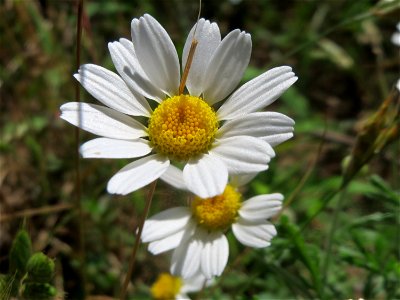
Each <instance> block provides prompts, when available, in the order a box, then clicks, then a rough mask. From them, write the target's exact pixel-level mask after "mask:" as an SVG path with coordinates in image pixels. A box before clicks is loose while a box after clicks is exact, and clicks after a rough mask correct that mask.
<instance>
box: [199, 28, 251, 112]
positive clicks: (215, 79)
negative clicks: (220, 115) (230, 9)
mask: <svg viewBox="0 0 400 300" xmlns="http://www.w3.org/2000/svg"><path fill="white" fill-rule="evenodd" d="M250 55H251V37H250V34H248V33H245V32H240V30H239V29H236V30H234V31H232V32H230V33H229V34H228V35H227V36H226V37H225V38H224V39H223V40H222V42H221V43H220V44H219V46H218V48H217V50H215V52H214V55H213V57H212V58H211V61H210V63H209V65H208V67H207V70H206V79H205V82H204V93H203V95H204V100H205V101H207V102H208V103H209V104H210V105H212V104H214V103H216V102H218V101H221V100H222V99H224V98H226V97H227V96H228V95H229V94H230V93H231V92H232V91H233V89H234V88H235V87H236V86H237V85H238V83H239V82H240V80H241V79H242V77H243V73H244V71H245V70H246V68H247V65H248V64H249V60H250Z"/></svg>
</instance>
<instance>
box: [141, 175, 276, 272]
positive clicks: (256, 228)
mask: <svg viewBox="0 0 400 300" xmlns="http://www.w3.org/2000/svg"><path fill="white" fill-rule="evenodd" d="M179 174H180V171H179V170H177V169H176V170H175V171H174V172H168V173H167V175H164V176H163V179H164V180H166V181H167V182H169V183H171V184H173V185H175V186H177V187H180V188H184V187H183V186H182V185H179V184H176V183H177V182H179V177H181V175H179ZM252 177H254V175H246V176H237V177H236V179H237V180H233V181H231V184H232V185H227V186H226V188H225V190H224V192H223V194H221V195H218V196H216V197H212V198H207V199H201V198H199V197H196V198H194V200H192V201H191V203H190V206H189V207H175V208H170V209H167V210H165V211H163V212H161V213H158V214H156V215H154V216H153V217H151V218H149V219H148V220H147V221H146V222H145V225H144V228H143V234H142V241H143V242H145V243H149V247H148V249H149V251H150V252H151V253H153V254H159V253H162V252H165V251H169V250H173V254H172V261H171V273H172V274H175V275H178V276H182V277H183V278H187V277H191V276H193V275H194V274H196V273H197V272H199V271H200V272H201V273H202V274H203V275H204V276H205V277H206V278H212V277H213V276H219V275H221V273H222V272H223V270H224V268H225V266H226V264H227V262H228V256H229V247H228V240H227V238H226V236H225V234H224V232H225V231H226V230H227V229H229V228H230V227H231V228H232V231H233V234H234V235H235V237H236V238H237V239H238V240H239V241H240V242H241V243H242V244H243V245H246V246H249V247H254V248H262V247H268V246H269V245H270V241H271V239H272V238H273V237H274V236H275V235H276V229H275V226H274V225H273V224H271V223H270V222H268V221H267V219H269V218H271V217H272V216H274V215H275V214H276V213H277V212H278V211H279V210H280V209H281V207H282V200H283V196H282V195H281V194H265V195H259V196H255V197H252V198H250V199H248V200H246V201H244V202H242V201H241V195H240V193H239V192H238V191H237V189H236V188H235V187H234V184H236V185H241V184H244V183H246V182H248V181H249V180H250V179H251V178H252Z"/></svg>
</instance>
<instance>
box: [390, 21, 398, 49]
mask: <svg viewBox="0 0 400 300" xmlns="http://www.w3.org/2000/svg"><path fill="white" fill-rule="evenodd" d="M396 28H397V31H396V32H395V33H393V34H392V38H391V40H392V43H393V44H395V45H396V46H399V47H400V22H399V23H397V25H396Z"/></svg>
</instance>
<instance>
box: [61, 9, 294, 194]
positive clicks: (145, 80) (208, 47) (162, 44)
mask: <svg viewBox="0 0 400 300" xmlns="http://www.w3.org/2000/svg"><path fill="white" fill-rule="evenodd" d="M194 31H195V26H194V27H193V28H192V30H191V31H190V33H189V36H188V38H187V40H186V44H185V46H184V50H183V55H182V57H183V61H182V66H185V64H186V60H187V58H188V55H189V48H190V45H191V42H192V39H193V33H194ZM195 38H196V39H197V41H198V45H197V48H196V51H195V52H194V57H193V62H192V64H191V68H190V71H189V74H188V78H187V81H186V88H187V91H188V93H182V94H180V93H179V85H180V80H181V76H180V65H179V60H178V54H177V52H176V50H175V47H174V45H173V43H172V41H171V39H170V37H169V36H168V34H167V32H166V31H165V29H164V28H163V27H162V26H161V25H160V24H159V23H158V22H157V21H156V20H155V19H154V18H153V17H151V16H150V15H147V14H146V15H144V16H143V17H141V18H140V19H133V20H132V40H133V43H132V42H131V41H129V40H127V39H120V40H119V42H113V43H109V45H108V46H109V50H110V53H111V58H112V60H113V62H114V65H115V67H116V69H117V71H118V73H119V75H117V74H115V73H113V72H111V71H109V70H107V69H105V68H103V67H100V66H97V65H93V64H86V65H83V66H81V68H80V69H79V73H78V74H75V78H76V79H77V80H79V82H80V83H81V84H82V86H83V87H84V88H85V89H86V90H87V91H88V92H89V93H90V94H91V95H92V96H93V97H95V98H96V99H97V100H99V101H100V102H102V103H103V104H104V105H106V106H108V107H105V106H100V105H96V104H89V103H78V102H70V103H66V104H64V105H62V106H61V112H62V113H61V118H63V119H64V120H66V121H68V122H69V123H71V124H73V125H75V126H79V127H80V128H82V129H84V130H86V131H89V132H91V133H93V134H96V135H99V136H101V137H100V138H97V139H93V140H91V141H89V142H87V143H85V144H83V145H82V146H81V148H80V152H81V154H82V156H83V157H84V158H139V157H141V158H139V159H137V160H135V161H133V162H131V163H130V164H128V165H127V166H125V167H124V168H122V169H121V170H120V171H119V172H118V173H117V174H115V175H114V176H113V177H112V178H111V179H110V181H109V182H108V186H107V189H108V191H109V192H110V193H112V194H122V195H125V194H128V193H130V192H133V191H135V190H137V189H139V188H141V187H143V186H145V185H147V184H149V183H150V182H152V181H154V180H155V179H157V178H159V177H160V176H162V174H164V173H165V172H166V171H167V170H168V169H169V167H170V166H172V165H171V161H173V162H174V163H176V162H178V163H179V164H180V165H183V180H184V182H185V185H186V186H187V187H188V189H189V190H191V191H192V192H193V193H195V194H197V195H199V196H201V197H203V198H206V197H212V196H215V195H218V194H221V193H222V192H223V190H224V188H225V185H226V183H227V180H228V173H229V174H236V173H249V172H259V171H263V170H266V169H267V168H268V163H269V161H270V159H271V157H273V156H274V155H275V154H274V151H273V149H272V148H271V146H274V145H277V144H279V143H281V142H283V141H285V140H287V139H289V138H291V137H292V136H293V133H292V132H293V125H294V122H293V120H292V119H290V118H289V117H287V116H285V115H283V114H279V113H275V112H258V110H260V109H261V108H263V107H265V106H267V105H269V104H271V103H272V102H273V101H275V100H276V99H277V98H278V97H279V96H280V95H281V94H282V93H283V92H284V91H285V90H286V89H288V88H289V87H290V86H291V85H292V84H293V83H294V82H295V81H296V80H297V77H296V76H295V74H294V73H293V72H292V69H291V68H290V67H287V66H283V67H277V68H274V69H272V70H270V71H268V72H266V73H264V74H262V75H260V76H258V77H256V78H255V79H253V80H251V81H249V82H247V83H246V84H244V85H243V86H241V87H240V88H239V89H237V90H236V91H235V92H233V90H234V89H235V87H236V86H237V84H238V83H239V81H240V80H241V78H242V76H243V73H244V71H245V69H246V67H247V65H248V62H249V59H250V53H251V38H250V35H249V34H248V33H245V32H241V31H240V30H238V29H237V30H234V31H232V32H230V33H229V34H228V35H227V36H226V37H225V38H224V39H223V40H221V35H220V31H219V28H218V26H217V24H215V23H210V22H209V21H206V20H204V19H201V20H199V21H198V23H197V29H196V34H195ZM232 92H233V93H232ZM231 93H232V94H231ZM230 94H231V95H230ZM229 95H230V96H229ZM226 98H227V99H226ZM147 99H150V100H154V101H155V102H154V104H156V105H157V106H156V108H155V109H154V110H152V108H151V107H150V105H149V103H148V101H147ZM224 99H226V100H225V102H224V103H223V104H222V105H221V106H220V107H219V109H218V110H217V111H215V110H214V108H213V105H214V104H216V103H218V102H220V101H222V100H224ZM132 116H133V117H132ZM143 117H144V118H147V119H148V120H147V122H144V123H141V122H140V121H139V120H143ZM138 119H139V120H138Z"/></svg>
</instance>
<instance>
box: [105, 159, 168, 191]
mask: <svg viewBox="0 0 400 300" xmlns="http://www.w3.org/2000/svg"><path fill="white" fill-rule="evenodd" d="M168 166H169V160H168V159H167V158H165V157H162V156H161V155H158V154H154V155H150V156H146V157H144V158H141V159H138V160H136V161H134V162H132V163H130V164H129V165H127V166H125V167H124V168H122V169H121V170H119V171H118V173H117V174H115V175H114V176H113V177H112V178H111V179H110V181H109V182H108V185H107V190H108V192H109V193H110V194H120V195H126V194H129V193H130V192H133V191H136V190H138V189H140V188H142V187H144V186H145V185H147V184H149V183H150V182H152V181H154V180H156V179H157V178H159V177H160V176H161V175H162V173H164V172H165V170H166V169H167V168H168Z"/></svg>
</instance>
